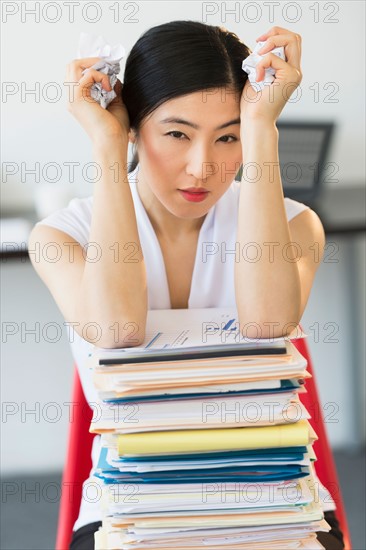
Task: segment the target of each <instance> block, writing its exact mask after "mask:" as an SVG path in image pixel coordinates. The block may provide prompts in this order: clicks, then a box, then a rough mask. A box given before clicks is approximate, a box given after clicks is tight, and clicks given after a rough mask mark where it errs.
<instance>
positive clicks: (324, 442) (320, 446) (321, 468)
mask: <svg viewBox="0 0 366 550" xmlns="http://www.w3.org/2000/svg"><path fill="white" fill-rule="evenodd" d="M292 343H293V344H294V345H295V346H296V348H297V350H298V351H299V352H300V353H301V355H302V356H303V357H304V358H305V359H306V360H307V363H308V366H307V370H308V372H309V373H310V374H311V375H312V378H309V379H307V380H306V385H305V387H306V390H307V393H302V394H300V398H301V402H302V403H303V405H304V406H305V407H306V409H307V410H308V411H309V413H310V414H311V417H312V418H311V419H310V424H311V425H312V427H313V428H314V430H315V432H316V434H317V436H318V440H317V441H316V442H315V443H314V445H313V448H314V451H315V454H316V456H317V460H316V462H315V470H316V473H317V476H318V478H319V479H320V481H321V482H322V484H323V485H324V486H325V487H326V488H327V489H328V491H329V492H330V494H331V496H332V498H333V500H334V502H335V503H336V506H337V510H336V512H335V513H336V516H337V519H338V521H339V527H340V529H341V531H342V533H343V540H344V548H345V550H351V549H352V546H351V537H350V533H349V529H348V523H347V516H346V513H345V510H344V505H343V500H342V494H341V488H340V484H339V481H338V475H337V470H336V467H335V463H334V459H333V454H332V450H331V448H330V445H329V441H328V436H327V432H326V429H325V423H324V418H323V414H322V409H321V404H320V399H319V395H318V391H317V386H316V380H315V375H314V370H313V365H312V362H311V357H310V352H309V347H308V344H307V340H306V338H300V339H298V340H293V341H292Z"/></svg>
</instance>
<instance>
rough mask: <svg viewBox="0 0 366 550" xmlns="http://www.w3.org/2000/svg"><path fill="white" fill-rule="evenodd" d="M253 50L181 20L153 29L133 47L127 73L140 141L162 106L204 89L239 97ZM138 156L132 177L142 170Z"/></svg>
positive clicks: (126, 94) (222, 32)
mask: <svg viewBox="0 0 366 550" xmlns="http://www.w3.org/2000/svg"><path fill="white" fill-rule="evenodd" d="M250 53H251V50H250V49H249V48H248V47H247V46H246V45H245V44H244V43H243V42H242V41H241V40H240V39H239V37H238V36H237V35H236V34H235V33H233V32H229V31H228V30H227V29H225V28H224V27H218V26H213V25H206V24H204V23H201V22H199V21H190V20H180V21H171V22H168V23H163V24H161V25H157V26H155V27H151V28H150V29H148V30H147V31H146V32H145V33H144V34H142V35H141V36H140V38H139V39H138V40H137V42H136V43H135V44H134V46H133V47H132V49H131V51H130V53H129V55H128V57H127V59H126V66H125V71H124V79H123V88H122V100H123V102H124V104H125V105H126V108H127V111H128V115H129V120H130V127H131V129H132V130H133V131H134V132H135V134H136V136H138V131H139V128H140V126H141V123H142V121H143V119H144V118H145V117H147V116H148V115H149V114H151V113H152V111H154V110H155V109H156V108H158V107H159V106H160V105H161V104H162V103H164V102H165V101H168V100H169V99H173V98H175V97H178V96H181V95H185V94H189V93H193V92H197V91H199V90H204V89H207V90H208V89H212V88H227V89H228V90H232V91H233V92H234V93H240V92H241V91H242V89H243V87H244V84H245V82H246V81H247V78H248V75H247V73H246V72H244V71H243V70H242V68H241V65H242V61H243V59H245V58H246V57H248V55H249V54H250ZM138 162H139V161H138V154H137V151H135V152H134V156H133V159H132V163H130V166H129V172H132V171H133V170H134V169H135V168H136V166H137V164H138Z"/></svg>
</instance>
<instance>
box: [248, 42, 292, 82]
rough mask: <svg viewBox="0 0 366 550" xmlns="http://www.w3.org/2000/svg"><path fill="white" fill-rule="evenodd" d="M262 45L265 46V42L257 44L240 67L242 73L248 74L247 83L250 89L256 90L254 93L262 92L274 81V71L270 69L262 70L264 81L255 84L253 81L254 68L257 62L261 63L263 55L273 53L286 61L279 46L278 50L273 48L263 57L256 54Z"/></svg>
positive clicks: (282, 48) (283, 51) (283, 52)
mask: <svg viewBox="0 0 366 550" xmlns="http://www.w3.org/2000/svg"><path fill="white" fill-rule="evenodd" d="M264 44H265V41H264V42H258V43H257V45H256V47H255V48H254V50H253V52H252V53H251V54H250V55H248V57H246V58H245V59H244V60H243V63H242V66H241V68H242V69H243V71H245V72H246V73H248V78H249V81H250V83H251V84H252V87H253V88H254V90H256V91H258V90H263V88H264V87H265V86H266V85H268V84H272V82H273V81H274V79H275V78H274V77H275V74H276V72H275V70H274V69H273V68H272V67H268V68H267V69H265V70H264V72H265V75H264V79H263V80H261V81H260V82H256V80H255V77H256V70H255V69H256V66H257V64H258V63H259V61H261V60H262V59H263V57H264V56H265V55H267V53H274V54H275V55H277V57H280V58H281V59H283V60H284V61H286V56H285V50H284V47H283V46H279V47H278V48H273V50H271V51H270V52H266V53H265V54H264V55H259V54H258V53H257V52H258V50H260V49H261V47H262V46H264Z"/></svg>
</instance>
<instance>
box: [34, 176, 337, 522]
mask: <svg viewBox="0 0 366 550" xmlns="http://www.w3.org/2000/svg"><path fill="white" fill-rule="evenodd" d="M138 171H139V165H137V166H136V168H135V169H134V170H133V172H131V173H130V174H128V180H129V184H130V189H131V193H132V198H133V202H134V207H135V213H136V220H137V227H138V233H139V238H140V242H141V247H142V252H143V256H144V260H145V265H146V275H147V283H148V309H170V308H171V303H170V296H169V286H168V280H167V276H166V270H165V264H164V259H163V255H162V251H161V248H160V244H159V241H158V239H157V236H156V234H155V231H154V229H153V227H152V225H151V222H150V219H149V217H148V215H147V213H146V210H145V208H144V206H143V204H142V202H141V199H140V196H139V194H138V191H137V186H136V181H137V177H138ZM240 186H241V182H240V181H236V180H233V182H232V183H231V185H230V187H229V188H228V189H227V191H226V192H225V193H224V195H223V196H222V197H221V198H220V199H219V200H218V202H217V203H216V204H215V205H214V206H212V208H211V209H210V210H209V211H208V213H207V215H206V217H205V220H204V222H203V224H202V226H201V228H200V233H199V238H198V245H197V253H196V259H195V264H194V269H193V275H192V283H191V290H190V295H189V299H188V307H189V308H190V309H191V308H192V309H194V308H208V307H236V303H235V287H234V268H235V261H237V262H238V261H239V260H240V258H239V254H240V250H239V247H237V248H236V247H235V242H236V230H237V220H238V208H239V194H240ZM284 203H285V209H286V215H287V220H288V221H290V220H292V218H294V217H295V216H297V215H298V214H300V213H301V212H303V211H304V210H306V209H307V208H308V206H306V205H305V204H303V203H300V202H297V201H295V200H292V199H290V198H287V197H285V198H284ZM92 206H93V196H90V197H86V198H74V199H72V200H71V201H70V202H69V204H68V206H67V207H65V208H62V209H61V210H58V211H56V212H54V213H52V214H51V215H49V216H47V217H46V218H44V219H43V220H41V221H39V222H38V223H37V224H36V225H38V224H44V225H49V226H52V227H55V228H56V229H60V230H61V231H63V232H65V233H67V234H68V235H70V236H71V237H72V238H73V239H75V240H76V241H78V242H79V243H80V244H81V245H82V246H85V245H86V244H87V243H88V241H89V232H90V227H91V219H92ZM68 333H69V340H70V346H71V350H72V353H73V356H74V359H75V362H76V365H77V367H78V371H79V374H80V379H81V383H82V386H83V389H84V393H85V397H86V399H87V401H88V402H89V403H96V402H97V401H98V396H97V392H96V390H95V388H94V385H93V382H92V378H91V372H90V370H88V369H87V368H84V365H85V360H86V358H87V357H88V355H89V353H90V352H91V351H92V350H93V348H94V346H93V344H91V343H90V342H87V341H86V340H84V339H83V338H82V337H81V336H79V335H78V334H77V333H76V332H75V331H74V330H72V329H71V327H70V330H69V331H68ZM99 448H100V436H95V438H94V443H93V451H92V458H93V467H92V470H91V472H90V476H91V477H90V478H89V479H88V480H86V482H85V483H84V486H85V489H87V490H85V494H83V498H82V502H81V507H80V513H79V517H78V519H77V521H76V523H75V525H74V531H75V530H76V529H79V528H80V527H82V526H83V525H86V524H87V523H91V522H94V521H99V520H101V518H102V514H101V511H100V507H99V502H98V501H99V498H98V491H99V490H98V488H97V483H98V482H97V481H96V480H97V478H95V477H93V476H92V472H93V469H94V468H95V466H96V463H97V461H98V457H99ZM317 481H319V480H317ZM319 486H320V493H321V495H320V496H321V498H322V500H323V509H324V510H333V509H335V505H334V503H333V501H332V499H331V496H330V494H329V493H328V491H327V490H326V489H325V488H324V487H323V486H322V485H321V484H320V482H319Z"/></svg>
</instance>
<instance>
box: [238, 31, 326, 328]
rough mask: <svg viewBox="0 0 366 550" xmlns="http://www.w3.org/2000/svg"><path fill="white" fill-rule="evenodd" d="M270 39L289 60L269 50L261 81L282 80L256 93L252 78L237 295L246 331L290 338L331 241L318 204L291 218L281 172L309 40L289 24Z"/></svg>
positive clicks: (245, 105)
mask: <svg viewBox="0 0 366 550" xmlns="http://www.w3.org/2000/svg"><path fill="white" fill-rule="evenodd" d="M265 39H267V42H266V45H265V46H264V48H263V49H262V50H260V52H259V53H261V54H264V53H266V52H269V51H270V50H271V49H272V48H274V47H277V46H284V49H285V55H286V60H287V61H283V60H282V59H280V58H278V57H277V56H275V55H274V54H271V53H268V54H267V55H265V56H264V58H263V60H262V61H261V62H260V63H259V64H258V65H257V79H261V78H263V76H264V68H267V67H273V68H274V69H275V71H276V78H275V81H274V82H273V83H272V84H271V85H269V86H265V87H264V89H263V90H262V91H261V92H256V91H255V90H254V89H253V88H252V86H251V85H250V82H249V80H248V81H247V82H246V84H245V86H244V89H243V93H242V97H241V104H240V118H241V125H240V134H241V145H242V151H243V176H242V183H241V189H240V199H239V217H238V228H237V238H236V241H237V242H239V246H240V261H239V262H238V263H236V264H235V295H236V305H237V310H238V316H239V323H240V326H241V331H242V334H243V335H244V336H247V337H249V338H276V337H281V336H287V335H288V334H289V333H290V332H291V331H292V330H293V329H294V326H296V325H297V324H298V323H299V322H300V319H301V317H302V314H303V312H304V309H305V306H306V303H307V301H308V297H309V294H310V291H311V286H312V282H313V279H314V276H315V273H316V270H317V268H318V266H319V262H320V261H321V260H322V257H323V251H324V243H325V237H324V230H323V226H322V223H321V221H320V219H319V218H318V216H317V215H316V214H315V212H313V211H312V210H310V209H308V210H306V211H304V212H302V213H301V214H299V215H298V216H296V217H295V218H294V219H293V220H291V221H290V222H288V221H287V216H286V210H285V203H284V195H283V189H282V181H281V174H280V164H279V157H278V129H277V127H276V120H277V118H278V116H279V114H280V113H281V111H282V109H283V107H284V106H285V104H286V101H287V100H288V99H289V97H290V96H291V94H292V93H293V92H294V90H295V89H296V88H297V87H298V85H299V84H300V82H301V79H302V74H301V70H300V58H301V39H300V37H299V35H297V34H295V33H292V32H290V31H288V30H287V29H283V28H281V27H274V28H273V29H271V30H270V31H269V32H268V33H267V34H265V35H262V36H260V37H258V39H257V40H265ZM258 77H259V78H258Z"/></svg>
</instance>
